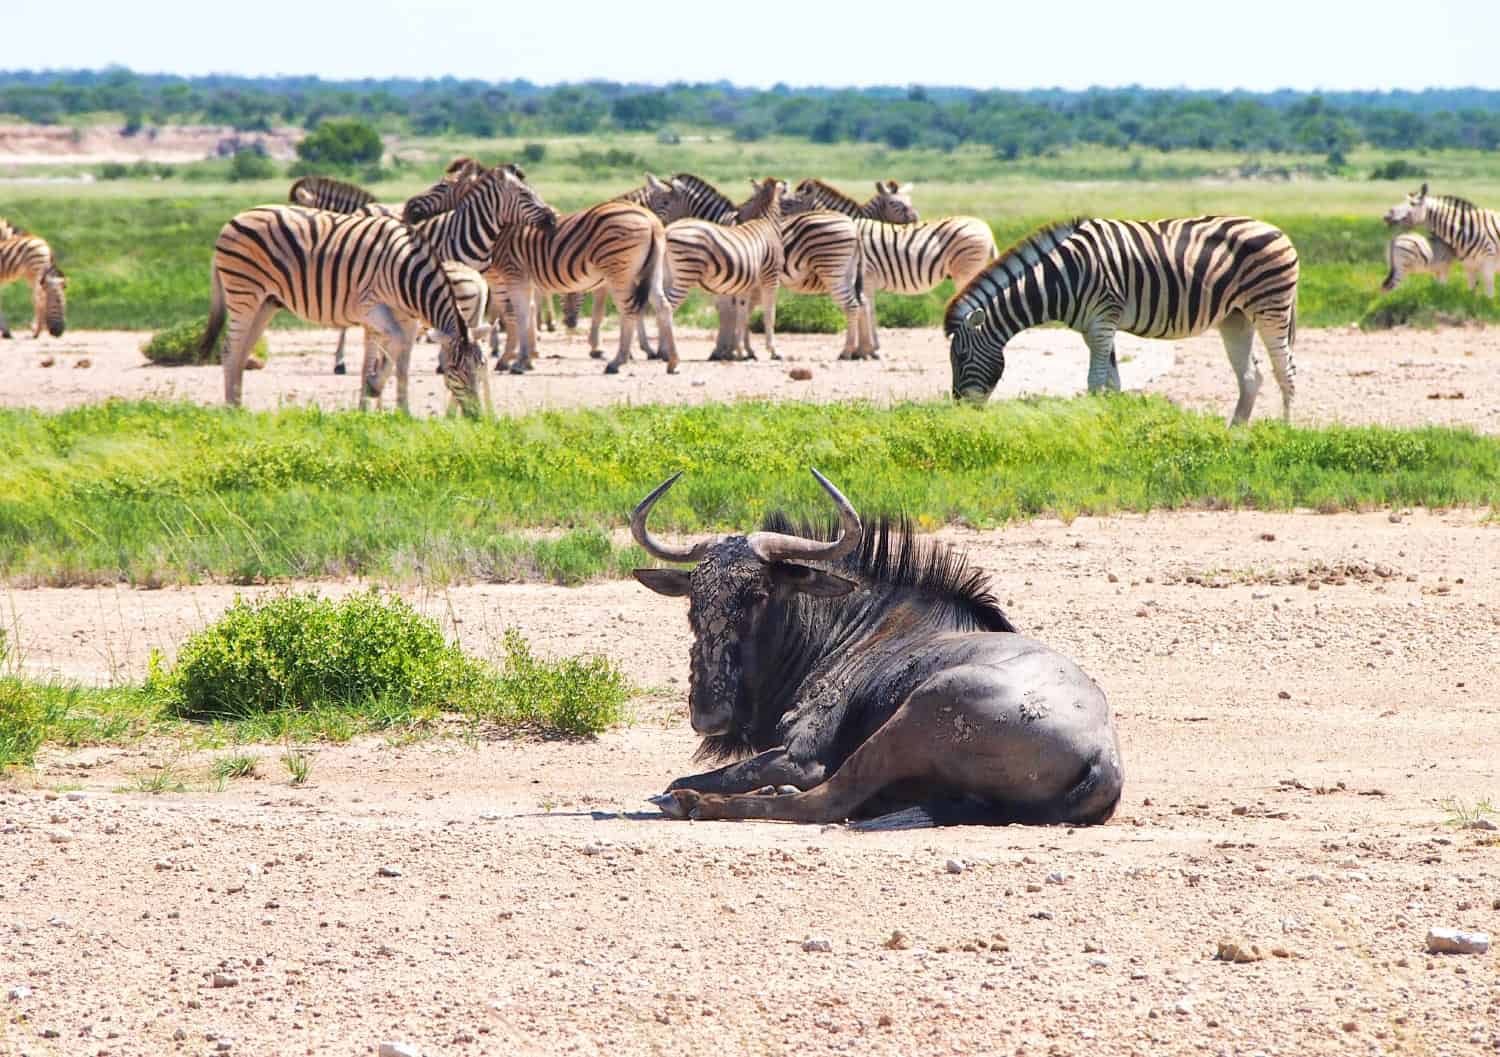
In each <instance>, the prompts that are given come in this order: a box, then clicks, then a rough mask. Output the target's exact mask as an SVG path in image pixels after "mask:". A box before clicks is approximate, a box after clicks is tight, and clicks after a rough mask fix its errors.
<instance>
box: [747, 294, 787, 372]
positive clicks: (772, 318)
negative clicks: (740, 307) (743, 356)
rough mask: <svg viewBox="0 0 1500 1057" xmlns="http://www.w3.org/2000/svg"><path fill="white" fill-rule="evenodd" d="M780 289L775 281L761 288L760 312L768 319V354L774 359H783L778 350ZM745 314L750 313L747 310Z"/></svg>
mask: <svg viewBox="0 0 1500 1057" xmlns="http://www.w3.org/2000/svg"><path fill="white" fill-rule="evenodd" d="M778 289H779V288H778V287H777V285H776V284H775V283H767V284H766V285H765V286H763V287H761V290H760V314H761V317H762V318H763V319H764V320H765V321H766V355H768V356H769V357H771V359H773V360H779V359H781V353H779V352H777V351H776V292H777V290H778ZM745 315H746V316H747V317H748V316H749V315H750V313H749V312H748V311H746V313H745ZM752 355H753V354H752Z"/></svg>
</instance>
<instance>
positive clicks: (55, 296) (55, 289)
mask: <svg viewBox="0 0 1500 1057" xmlns="http://www.w3.org/2000/svg"><path fill="white" fill-rule="evenodd" d="M6 227H7V229H9V230H10V231H11V232H12V234H10V235H9V236H8V237H0V286H4V285H5V284H6V283H13V282H16V281H17V280H20V279H24V280H26V281H27V282H28V283H30V285H31V308H32V325H31V336H32V337H33V338H35V337H39V336H40V335H41V333H42V327H43V326H44V325H45V326H46V328H47V333H48V334H51V335H52V336H53V337H54V338H60V337H62V335H63V330H64V328H65V327H66V325H67V323H66V315H67V310H68V293H67V291H68V277H67V276H66V275H64V274H63V272H62V269H61V268H59V267H58V266H57V261H56V260H55V259H54V258H53V256H52V247H51V246H49V245H47V240H46V239H43V238H39V237H37V236H36V235H24V234H16V233H15V230H16V229H14V228H11V227H10V225H9V224H6ZM9 337H11V333H10V324H9V323H7V322H6V320H5V313H4V312H3V311H0V338H9Z"/></svg>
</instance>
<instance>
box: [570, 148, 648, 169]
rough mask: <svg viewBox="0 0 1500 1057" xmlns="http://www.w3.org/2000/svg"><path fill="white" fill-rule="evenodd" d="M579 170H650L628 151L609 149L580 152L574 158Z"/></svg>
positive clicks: (640, 159) (636, 155)
mask: <svg viewBox="0 0 1500 1057" xmlns="http://www.w3.org/2000/svg"><path fill="white" fill-rule="evenodd" d="M574 161H575V162H576V163H577V165H578V167H579V168H580V169H586V170H591V171H597V170H601V169H647V168H650V166H648V165H647V164H646V162H645V161H644V160H643V159H642V158H641V157H640V155H638V154H635V153H633V152H631V151H628V150H621V149H620V148H618V147H611V148H609V150H604V151H598V150H580V151H579V152H578V156H577V157H576V158H574Z"/></svg>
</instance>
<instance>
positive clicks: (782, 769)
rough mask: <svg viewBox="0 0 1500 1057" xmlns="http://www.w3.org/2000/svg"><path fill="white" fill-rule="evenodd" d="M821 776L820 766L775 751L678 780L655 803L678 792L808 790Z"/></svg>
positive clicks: (819, 764)
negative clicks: (785, 787)
mask: <svg viewBox="0 0 1500 1057" xmlns="http://www.w3.org/2000/svg"><path fill="white" fill-rule="evenodd" d="M825 773H826V770H825V768H824V766H823V765H822V764H821V763H818V762H817V761H816V760H794V759H792V758H791V756H789V755H788V754H787V751H786V749H785V748H781V747H778V748H774V749H769V750H767V751H766V752H763V753H761V754H760V755H759V756H752V757H751V758H750V759H748V760H741V761H739V762H738V763H731V764H730V765H729V766H727V767H720V768H719V769H718V770H716V771H707V772H705V773H703V774H693V775H689V776H688V777H686V778H679V779H677V780H676V781H675V782H673V783H672V784H671V785H669V786H667V794H668V797H658V798H656V799H657V801H665V800H666V799H668V798H669V796H670V794H671V793H672V792H673V791H675V790H678V789H693V790H698V791H700V792H704V793H749V792H752V791H754V790H756V789H762V788H764V787H765V786H768V785H769V786H787V785H791V786H796V787H797V788H798V789H808V788H810V787H812V786H815V785H817V784H818V783H819V782H821V781H822V780H823V776H824V775H825ZM663 810H666V807H663Z"/></svg>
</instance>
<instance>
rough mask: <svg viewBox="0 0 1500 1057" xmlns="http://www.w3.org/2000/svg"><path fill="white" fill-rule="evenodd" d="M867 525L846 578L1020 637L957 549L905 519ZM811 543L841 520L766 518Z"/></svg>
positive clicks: (986, 582)
mask: <svg viewBox="0 0 1500 1057" xmlns="http://www.w3.org/2000/svg"><path fill="white" fill-rule="evenodd" d="M861 520H862V521H863V522H864V525H865V532H864V537H863V538H862V539H861V540H860V544H859V548H858V549H857V550H855V551H854V552H853V553H852V554H850V555H849V556H848V557H846V558H844V559H843V560H842V561H840V562H838V563H837V565H836V568H837V569H838V570H839V571H840V572H842V573H843V574H844V575H847V576H849V577H850V578H852V579H856V580H859V581H860V582H861V583H865V584H870V585H874V584H880V585H884V586H888V587H903V588H909V589H911V590H913V591H915V592H917V593H918V594H922V595H929V596H932V597H933V598H935V599H941V600H944V601H946V602H948V603H949V604H951V605H953V606H955V607H956V608H958V609H959V610H961V611H963V612H964V613H965V614H966V615H968V616H969V618H970V619H971V620H972V621H973V625H974V630H976V631H1015V630H1016V628H1015V626H1014V625H1013V624H1011V622H1010V620H1009V618H1007V617H1006V615H1005V613H1004V611H1002V610H1001V608H1000V603H999V601H997V600H996V598H995V594H994V591H993V589H992V588H991V585H990V578H989V575H988V574H987V573H985V571H984V570H983V569H980V568H977V567H975V566H974V565H973V564H972V563H971V562H970V561H969V556H968V554H966V553H965V552H964V551H962V550H960V549H959V548H957V547H954V546H951V545H949V544H946V543H940V542H938V541H937V540H934V539H932V538H931V537H930V536H928V535H926V534H924V533H923V532H921V531H920V530H918V529H917V528H916V526H914V525H913V524H912V523H911V519H910V518H908V517H907V516H906V515H905V514H882V515H877V516H875V517H873V518H861ZM761 527H762V528H764V529H766V530H767V531H770V532H786V533H791V534H793V535H797V536H805V537H807V538H809V539H817V540H831V539H834V538H835V537H836V536H837V535H838V530H839V523H838V519H837V518H833V519H830V520H828V521H825V522H822V523H820V524H813V523H810V522H806V521H803V522H798V523H793V522H792V520H791V518H789V517H788V516H787V515H786V514H785V513H783V512H782V511H779V510H777V511H773V512H771V513H770V514H768V515H766V519H765V523H764V524H763V525H762V526H761Z"/></svg>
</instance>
